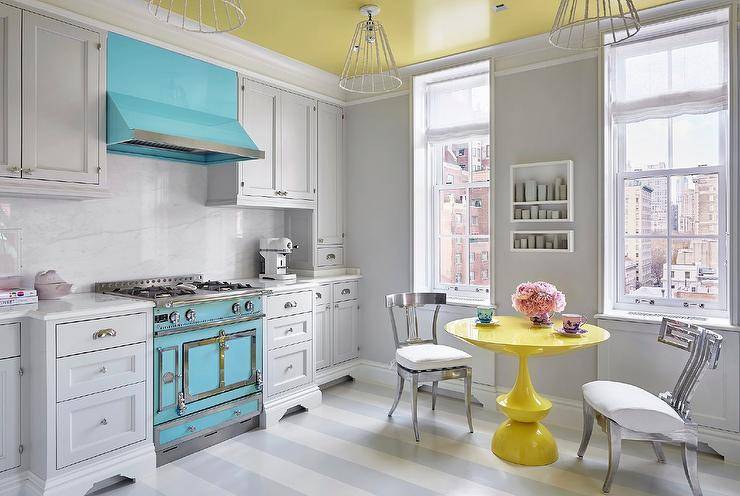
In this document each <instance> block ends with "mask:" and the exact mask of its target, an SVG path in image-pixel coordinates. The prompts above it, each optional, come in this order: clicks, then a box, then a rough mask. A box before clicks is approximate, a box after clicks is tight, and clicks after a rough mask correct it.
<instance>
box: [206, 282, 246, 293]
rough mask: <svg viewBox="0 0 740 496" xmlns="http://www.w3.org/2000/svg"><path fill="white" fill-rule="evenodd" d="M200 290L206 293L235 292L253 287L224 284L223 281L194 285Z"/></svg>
mask: <svg viewBox="0 0 740 496" xmlns="http://www.w3.org/2000/svg"><path fill="white" fill-rule="evenodd" d="M193 285H194V286H195V287H197V288H198V289H202V290H204V291H234V290H237V289H251V288H252V286H251V285H249V284H243V283H240V282H222V281H205V282H196V283H193Z"/></svg>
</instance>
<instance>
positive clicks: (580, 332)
mask: <svg viewBox="0 0 740 496" xmlns="http://www.w3.org/2000/svg"><path fill="white" fill-rule="evenodd" d="M587 332H588V331H587V330H586V329H579V330H578V332H568V331H566V330H565V329H563V328H562V327H558V328H556V329H555V333H557V334H559V335H560V336H566V337H569V338H579V337H581V336H583V335H584V334H586V333H587Z"/></svg>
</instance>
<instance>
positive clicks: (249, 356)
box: [95, 274, 264, 465]
mask: <svg viewBox="0 0 740 496" xmlns="http://www.w3.org/2000/svg"><path fill="white" fill-rule="evenodd" d="M95 289H96V291H98V292H103V293H107V294H115V295H120V296H126V297H129V298H131V297H133V298H143V299H147V300H151V301H154V303H155V304H156V306H155V308H154V362H153V363H154V379H155V380H154V443H155V446H156V450H157V464H158V465H162V464H165V463H168V462H170V461H172V460H175V459H177V458H180V457H182V456H185V455H188V454H190V453H193V452H195V451H198V450H201V449H203V448H205V447H208V446H211V445H213V444H216V443H218V442H221V441H223V440H225V439H228V438H230V437H233V436H235V435H238V434H241V433H242V432H246V431H247V430H250V429H253V428H255V427H257V426H258V424H259V418H258V417H259V414H260V413H261V411H262V321H263V318H264V313H263V307H262V303H263V299H262V297H263V294H264V290H262V289H255V288H252V287H250V286H249V285H245V284H240V283H228V282H220V281H203V276H202V275H200V274H193V275H187V276H176V277H158V278H151V279H144V280H135V281H121V282H110V283H98V284H96V285H95Z"/></svg>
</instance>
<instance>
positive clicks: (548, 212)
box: [547, 210, 554, 219]
mask: <svg viewBox="0 0 740 496" xmlns="http://www.w3.org/2000/svg"><path fill="white" fill-rule="evenodd" d="M553 212H554V210H548V211H547V218H548V219H552V213H553Z"/></svg>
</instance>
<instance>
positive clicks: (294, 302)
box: [283, 301, 298, 308]
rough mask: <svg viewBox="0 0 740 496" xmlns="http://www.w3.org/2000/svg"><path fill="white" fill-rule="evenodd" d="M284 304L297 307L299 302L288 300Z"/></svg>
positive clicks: (288, 306) (286, 306)
mask: <svg viewBox="0 0 740 496" xmlns="http://www.w3.org/2000/svg"><path fill="white" fill-rule="evenodd" d="M283 306H284V307H285V308H295V307H297V306H298V302H297V301H292V302H291V301H286V302H285V305H283Z"/></svg>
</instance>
